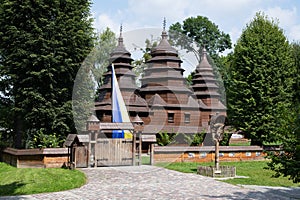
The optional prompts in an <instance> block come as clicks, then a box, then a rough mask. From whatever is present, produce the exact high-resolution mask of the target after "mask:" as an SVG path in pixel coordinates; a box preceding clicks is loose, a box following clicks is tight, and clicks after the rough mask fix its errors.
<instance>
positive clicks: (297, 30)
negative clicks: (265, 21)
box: [288, 24, 300, 41]
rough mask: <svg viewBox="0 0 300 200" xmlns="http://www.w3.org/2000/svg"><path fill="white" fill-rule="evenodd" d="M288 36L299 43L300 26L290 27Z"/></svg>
mask: <svg viewBox="0 0 300 200" xmlns="http://www.w3.org/2000/svg"><path fill="white" fill-rule="evenodd" d="M288 36H289V38H291V40H294V41H296V40H298V41H300V24H298V25H294V26H292V27H291V29H290V33H289V35H288Z"/></svg>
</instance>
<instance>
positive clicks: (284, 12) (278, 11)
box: [265, 6, 297, 28]
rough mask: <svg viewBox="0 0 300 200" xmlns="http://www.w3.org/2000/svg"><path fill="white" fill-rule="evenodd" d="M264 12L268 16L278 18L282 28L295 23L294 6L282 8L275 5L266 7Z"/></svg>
mask: <svg viewBox="0 0 300 200" xmlns="http://www.w3.org/2000/svg"><path fill="white" fill-rule="evenodd" d="M265 13H266V15H268V16H269V17H272V18H274V19H278V20H279V26H281V27H282V28H289V27H291V26H292V25H294V24H295V23H296V18H297V9H296V8H295V7H293V8H292V9H282V8H280V7H278V6H276V7H273V8H268V9H267V10H266V11H265Z"/></svg>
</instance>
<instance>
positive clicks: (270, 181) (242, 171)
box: [157, 161, 300, 187]
mask: <svg viewBox="0 0 300 200" xmlns="http://www.w3.org/2000/svg"><path fill="white" fill-rule="evenodd" d="M267 162H268V161H241V162H221V165H227V166H235V167H236V173H237V175H238V176H247V177H249V178H235V179H229V180H224V182H227V183H231V184H243V185H263V186H283V187H299V186H300V184H299V183H298V184H296V183H293V182H292V181H291V180H289V179H288V178H287V177H279V178H274V177H272V175H274V172H273V171H271V170H268V169H264V168H265V167H267ZM157 165H158V166H161V167H165V168H167V169H171V170H176V171H180V172H185V173H197V167H198V166H199V165H203V166H210V165H214V163H192V162H186V163H168V164H167V163H160V164H157Z"/></svg>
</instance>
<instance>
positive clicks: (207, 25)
mask: <svg viewBox="0 0 300 200" xmlns="http://www.w3.org/2000/svg"><path fill="white" fill-rule="evenodd" d="M169 32H170V43H171V44H172V45H175V46H178V47H181V48H182V49H186V50H187V51H188V52H193V53H194V55H195V56H196V58H197V59H198V61H199V62H200V61H201V56H202V55H201V53H202V48H203V47H204V46H205V48H206V50H207V51H208V55H209V56H208V61H209V63H210V64H211V65H212V67H213V70H214V74H215V77H216V78H217V83H218V86H219V91H218V92H219V93H220V94H221V101H222V103H224V104H226V95H225V88H224V85H223V76H224V74H226V70H225V69H223V68H224V65H223V62H222V58H221V57H220V56H219V53H222V52H224V51H225V50H226V49H231V39H230V36H229V34H226V33H224V32H223V31H221V30H219V28H218V26H217V25H216V24H215V23H213V22H212V21H210V20H209V19H208V18H207V17H203V16H197V17H190V18H187V19H185V20H184V21H183V24H180V23H179V22H177V23H175V24H172V25H171V26H170V29H169ZM191 78H193V74H191V75H190V76H189V77H188V78H187V83H188V84H192V82H191Z"/></svg>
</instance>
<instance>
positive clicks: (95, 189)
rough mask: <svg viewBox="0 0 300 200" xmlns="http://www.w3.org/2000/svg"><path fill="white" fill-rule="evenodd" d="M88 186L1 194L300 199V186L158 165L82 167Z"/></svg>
mask: <svg viewBox="0 0 300 200" xmlns="http://www.w3.org/2000/svg"><path fill="white" fill-rule="evenodd" d="M81 170H82V171H83V172H84V173H85V174H86V176H87V178H88V182H87V184H86V185H84V186H82V187H80V188H77V189H73V190H69V191H62V192H53V193H43V194H34V195H22V196H15V197H0V200H2V199H8V200H29V199H30V200H48V199H58V200H69V199H70V200H71V199H72V200H76V199H90V200H95V199H255V200H256V199H279V200H281V199H282V200H285V199H299V198H300V188H282V187H262V186H252V187H251V186H235V185H231V184H227V183H224V182H220V181H217V180H214V179H213V178H210V177H204V176H200V175H197V174H186V173H180V172H176V171H172V170H167V169H164V168H159V167H155V166H147V165H144V166H128V167H101V168H86V169H81Z"/></svg>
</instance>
